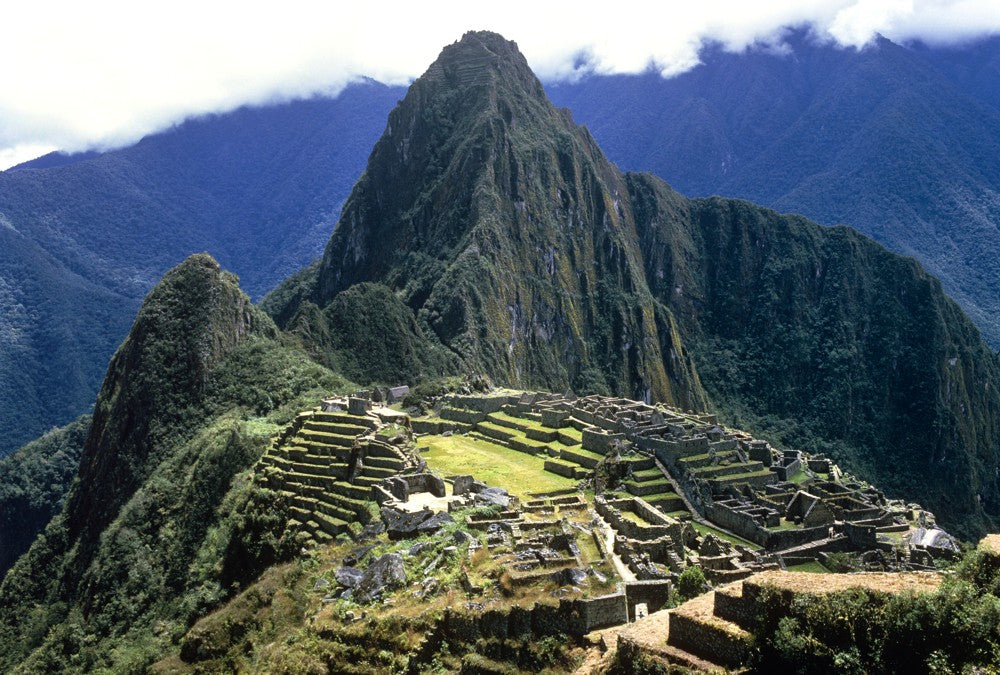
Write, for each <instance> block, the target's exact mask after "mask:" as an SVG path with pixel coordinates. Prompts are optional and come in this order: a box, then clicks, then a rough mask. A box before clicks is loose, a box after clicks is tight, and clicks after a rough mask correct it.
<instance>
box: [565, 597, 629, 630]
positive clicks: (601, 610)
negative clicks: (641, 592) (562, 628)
mask: <svg viewBox="0 0 1000 675" xmlns="http://www.w3.org/2000/svg"><path fill="white" fill-rule="evenodd" d="M560 610H561V611H563V612H567V613H568V615H569V629H570V630H569V632H571V633H575V634H577V635H584V634H586V633H589V632H590V631H592V630H594V629H595V628H606V627H608V626H617V625H620V624H623V623H628V621H629V616H630V614H629V605H628V600H627V598H626V594H625V593H624V592H622V591H618V592H617V593H611V594H610V595H603V596H601V597H598V598H586V599H582V600H566V601H563V602H562V603H560Z"/></svg>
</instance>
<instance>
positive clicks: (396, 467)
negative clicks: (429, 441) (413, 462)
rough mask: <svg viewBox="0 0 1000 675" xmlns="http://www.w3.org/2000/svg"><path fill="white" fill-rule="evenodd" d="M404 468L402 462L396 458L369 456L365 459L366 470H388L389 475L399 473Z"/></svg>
mask: <svg viewBox="0 0 1000 675" xmlns="http://www.w3.org/2000/svg"><path fill="white" fill-rule="evenodd" d="M404 466H405V463H404V462H403V460H401V459H399V458H397V457H372V456H371V455H369V456H368V457H365V468H366V469H375V468H378V469H389V470H391V471H392V473H391V474H389V475H393V474H396V473H399V472H400V471H402V470H403V467H404Z"/></svg>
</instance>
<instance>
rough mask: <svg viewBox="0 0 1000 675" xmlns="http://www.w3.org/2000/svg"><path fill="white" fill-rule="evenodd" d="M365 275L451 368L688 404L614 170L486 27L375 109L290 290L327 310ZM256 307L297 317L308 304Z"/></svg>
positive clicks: (680, 360)
mask: <svg viewBox="0 0 1000 675" xmlns="http://www.w3.org/2000/svg"><path fill="white" fill-rule="evenodd" d="M363 282H371V283H378V284H383V285H385V286H387V287H388V288H390V289H391V290H392V291H393V292H394V293H395V294H396V295H397V296H398V297H399V298H400V299H401V300H402V302H403V303H405V305H406V307H408V308H409V309H410V311H411V312H412V313H413V315H414V316H415V317H416V318H417V320H418V321H419V323H420V324H421V326H422V332H423V333H424V335H425V336H426V341H433V342H435V343H439V344H443V345H445V346H447V347H448V348H449V349H450V350H451V351H453V352H454V353H455V354H457V355H458V357H459V359H460V361H461V366H462V367H463V369H465V370H467V371H472V372H484V373H487V374H489V375H490V376H492V377H494V378H496V379H498V380H500V381H506V382H510V383H512V384H516V383H524V384H527V383H531V384H536V385H539V386H546V387H549V388H560V389H564V388H566V387H574V388H579V389H587V390H596V391H606V392H610V391H615V392H619V393H627V394H628V395H631V396H633V397H635V398H650V397H651V398H655V399H657V400H664V401H668V402H672V403H677V404H680V405H684V406H687V407H700V406H703V405H704V402H705V397H704V393H703V391H702V389H701V386H700V384H699V382H698V377H697V373H696V372H695V369H694V368H693V366H692V364H691V361H690V359H689V357H688V355H687V353H686V352H685V350H684V346H683V345H682V344H681V343H680V340H679V338H678V335H677V331H676V327H675V322H674V319H673V317H672V316H671V314H670V312H669V311H668V310H667V308H666V307H665V306H664V305H662V304H661V303H657V302H654V301H653V298H652V297H651V295H650V292H649V288H648V286H647V283H646V280H645V275H644V272H643V266H642V252H641V251H640V250H639V248H638V238H637V237H636V231H635V222H634V216H633V214H632V212H631V209H630V207H629V200H628V196H627V186H626V183H625V180H624V177H623V176H622V174H621V173H620V172H619V171H618V170H617V169H616V168H615V167H614V166H612V165H611V164H610V163H609V162H608V161H607V160H606V159H605V158H604V157H603V155H602V154H601V152H600V150H599V149H598V148H597V146H596V145H595V144H594V141H593V139H592V138H591V137H590V135H589V134H588V133H587V132H586V130H584V129H581V128H580V127H577V126H576V125H574V124H573V123H572V120H571V119H570V117H569V115H567V114H566V113H565V112H562V111H559V110H557V109H556V108H554V107H553V106H552V104H551V103H549V102H548V100H547V99H546V98H545V94H544V91H543V90H542V86H541V84H540V83H539V82H538V80H537V79H536V78H535V76H534V74H532V72H531V70H530V69H529V68H528V65H527V63H526V62H525V60H524V57H523V56H521V54H520V53H519V52H518V51H517V48H516V46H515V45H514V44H513V43H511V42H507V41H506V40H504V39H502V38H500V37H499V36H496V35H492V34H480V33H470V34H468V35H466V36H465V38H463V39H462V40H461V41H460V42H458V43H456V44H454V45H452V46H450V47H447V48H446V49H445V50H444V51H443V52H442V54H441V57H440V58H439V59H438V60H437V61H436V62H435V63H434V64H433V65H432V66H431V67H430V68H429V69H428V71H427V73H426V74H425V75H424V76H423V77H421V78H420V79H419V80H417V81H416V82H415V83H414V85H413V86H412V87H411V88H410V91H409V93H408V94H407V96H406V98H405V99H404V100H403V101H402V102H401V103H400V105H399V106H398V107H397V108H396V109H395V110H394V111H393V112H392V113H391V114H390V116H389V123H388V125H387V129H386V133H385V135H384V136H383V137H382V139H381V140H379V142H378V143H377V144H376V146H375V149H374V151H373V152H372V156H371V158H370V160H369V164H368V168H367V169H366V171H365V173H364V174H363V176H362V177H361V179H360V180H359V182H358V184H357V185H356V186H355V188H354V191H353V193H352V194H351V197H350V198H349V199H348V202H347V204H346V205H345V207H344V212H343V215H342V217H341V220H340V224H339V225H338V227H337V230H336V232H335V233H334V235H333V238H332V239H331V240H330V243H329V245H328V246H327V249H326V252H325V253H324V256H323V260H322V262H321V264H320V266H319V268H318V269H317V270H316V272H315V281H314V283H313V287H312V291H311V293H308V294H306V295H305V297H307V298H308V299H309V300H310V302H311V303H314V304H315V305H317V306H319V307H321V308H323V311H324V312H325V313H326V314H328V315H334V314H336V313H338V311H339V310H338V306H337V305H338V303H339V302H340V301H339V300H338V297H339V295H338V294H341V293H342V292H344V291H347V292H353V291H351V290H350V289H351V287H352V286H354V285H356V284H359V283H363ZM284 290H285V289H281V290H279V294H281V293H282V292H284ZM289 295H291V294H290V293H289ZM275 304H276V303H275ZM306 308H309V306H308V305H306ZM272 311H275V316H277V317H278V319H279V321H281V320H282V319H283V318H284V319H285V321H284V323H285V325H289V326H297V325H298V324H301V323H302V322H303V320H304V319H307V318H308V317H307V316H306V312H307V311H311V309H307V310H306V311H303V310H301V309H300V310H299V312H298V313H297V314H296V315H295V316H292V314H293V312H294V311H295V310H294V309H293V308H288V307H275V308H274V310H272ZM391 311H394V312H395V311H397V310H396V309H392V310H391ZM316 323H318V321H316V322H312V323H311V324H310V325H316ZM344 329H345V330H347V331H351V332H348V333H347V337H348V340H347V341H348V342H350V343H354V344H360V343H361V342H362V339H361V338H362V335H361V334H359V333H358V332H357V331H358V330H359V329H360V327H358V328H354V327H351V326H344Z"/></svg>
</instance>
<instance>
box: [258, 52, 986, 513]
mask: <svg viewBox="0 0 1000 675" xmlns="http://www.w3.org/2000/svg"><path fill="white" fill-rule="evenodd" d="M358 284H369V285H368V286H363V287H362V289H364V290H362V289H358V288H356V286H357V285H358ZM370 284H376V285H377V286H375V287H372V286H370ZM380 287H383V288H382V290H380V291H379V292H378V293H377V296H379V297H383V298H385V299H384V300H383V301H381V305H380V306H382V307H384V308H385V310H384V313H385V314H386V315H387V316H401V317H405V318H401V319H400V320H398V321H394V322H393V325H394V326H396V328H394V329H388V330H378V331H376V336H377V338H378V339H382V340H387V339H390V338H389V337H387V336H397V335H398V336H401V337H399V338H397V337H392V338H391V341H392V342H393V343H396V344H403V345H405V346H404V347H403V348H400V349H399V350H398V351H393V352H391V353H393V354H398V355H399V359H398V360H396V361H394V365H393V366H392V368H393V369H394V374H395V375H397V376H402V375H403V374H405V373H406V372H411V373H413V375H415V376H416V375H422V374H425V373H427V372H429V371H430V370H433V369H429V368H426V367H424V366H423V364H424V363H427V362H432V360H431V359H429V358H428V357H423V358H418V357H416V356H414V354H433V353H436V352H437V351H438V348H439V346H443V347H444V348H447V349H448V350H450V352H452V353H453V354H454V355H455V356H456V357H457V359H458V361H459V363H460V366H461V367H462V368H463V369H465V370H469V371H474V372H483V373H486V374H488V375H490V376H491V377H492V378H494V379H495V380H496V381H497V382H502V383H507V384H511V385H519V386H537V387H544V388H549V389H564V388H566V387H572V388H573V389H575V390H577V391H578V392H580V393H590V392H596V393H615V394H619V395H626V396H631V397H633V398H638V399H643V398H647V399H648V398H651V399H655V400H660V401H664V402H667V403H674V404H678V405H681V406H682V407H688V408H703V407H704V406H705V404H706V403H707V402H709V401H710V402H711V403H712V404H713V405H714V406H715V407H717V408H718V409H719V410H720V411H721V412H723V413H724V414H725V415H726V416H728V417H730V418H732V419H733V420H734V421H738V422H740V423H741V424H743V425H744V426H749V427H751V428H755V429H760V430H762V431H766V432H768V433H770V434H772V435H773V436H774V437H776V438H778V439H781V438H786V439H792V438H794V440H795V442H796V443H797V444H798V445H799V446H800V447H807V448H809V449H812V450H816V451H827V452H829V453H831V454H832V455H833V456H835V457H837V458H838V460H840V461H842V462H844V463H845V464H846V465H847V466H848V467H850V468H851V469H852V470H856V471H858V472H859V473H861V474H862V475H866V476H869V477H871V478H872V479H873V480H875V481H877V482H879V483H880V484H882V485H885V486H887V487H888V488H889V489H890V490H892V491H894V492H895V493H897V494H900V495H902V494H912V495H913V496H914V498H917V499H919V500H921V501H922V502H923V503H926V504H927V505H928V506H930V507H931V508H933V509H934V510H935V512H937V513H939V515H940V516H941V517H942V518H943V519H944V520H945V521H946V522H948V523H949V524H952V525H953V526H958V527H962V526H965V527H968V528H970V530H975V529H980V528H982V527H983V526H984V524H985V523H986V519H987V518H988V517H989V516H988V515H987V514H993V513H996V512H997V510H998V509H1000V486H998V484H997V481H996V469H997V466H998V456H1000V392H998V383H1000V366H998V359H997V356H996V354H995V353H993V352H992V351H991V350H990V349H989V348H988V347H987V346H986V345H985V344H984V343H983V342H982V340H981V339H980V337H979V335H978V333H977V331H976V329H975V328H974V326H973V325H972V324H971V323H970V322H969V320H968V319H967V318H966V317H965V316H964V314H963V313H962V312H961V310H960V309H959V308H958V307H957V306H956V305H955V303H953V302H952V301H951V300H950V299H948V298H947V297H946V296H945V295H944V293H943V292H942V291H941V288H940V284H939V283H938V282H937V281H936V280H935V279H934V278H932V277H930V276H929V275H928V274H926V273H925V272H924V271H923V270H922V269H921V268H920V267H919V266H918V265H917V264H915V263H914V262H913V261H911V260H909V259H905V258H902V257H899V256H896V255H893V254H890V253H888V252H887V251H885V250H884V249H882V248H881V247H880V246H878V245H877V244H875V243H874V242H872V241H870V240H868V239H867V238H865V237H863V236H861V235H858V234H857V233H856V232H854V231H852V230H849V229H847V228H832V229H827V228H821V227H819V226H817V225H815V224H812V223H810V222H808V221H807V220H805V219H803V218H799V217H791V216H782V215H779V214H777V213H775V212H773V211H770V210H767V209H763V208H760V207H756V206H753V205H751V204H748V203H746V202H741V201H735V200H725V199H717V198H713V199H704V200H688V199H686V198H684V197H682V196H680V195H678V194H677V193H676V192H674V191H673V190H671V189H670V188H669V187H668V186H667V185H666V184H665V183H663V182H662V181H660V180H659V179H656V178H654V177H652V176H648V175H641V174H627V175H623V174H622V173H621V172H619V171H618V169H617V168H616V167H615V166H614V165H612V164H611V163H609V162H608V161H607V160H606V159H605V158H604V156H603V155H602V154H601V152H600V150H599V149H598V148H597V146H596V145H595V143H594V141H593V139H592V138H591V137H590V135H589V133H587V131H586V130H585V129H583V128H581V127H578V126H576V125H575V124H573V122H572V120H571V119H570V117H569V115H568V114H567V113H566V112H565V111H559V110H557V109H555V108H554V107H553V106H552V105H551V104H550V103H549V102H548V100H547V99H546V98H545V95H544V92H543V91H542V89H541V87H540V85H539V83H538V81H537V80H536V79H535V78H534V76H533V75H532V74H531V72H530V70H528V67H527V65H526V63H525V62H524V59H523V57H521V55H520V54H519V53H518V52H517V50H516V47H515V46H514V45H513V43H510V42H507V41H506V40H504V39H502V38H500V37H499V36H496V35H493V34H489V33H469V34H467V35H466V36H465V37H464V38H463V39H462V40H461V41H460V42H458V43H456V44H454V45H452V46H450V47H448V48H446V49H445V50H444V51H443V52H442V54H441V56H440V58H439V59H438V61H436V62H435V63H434V64H433V65H432V66H431V67H430V68H429V69H428V71H427V73H426V74H425V75H424V76H423V77H421V78H420V79H418V80H417V81H416V82H415V83H414V84H413V86H412V87H411V89H410V92H409V93H408V94H407V97H406V99H404V100H403V101H402V102H401V103H400V105H399V106H398V107H397V108H396V109H395V110H394V111H393V112H392V113H391V114H390V117H389V124H388V126H387V129H386V133H385V135H384V136H383V137H382V139H381V140H380V141H379V142H378V144H376V146H375V149H374V151H373V153H372V156H371V158H370V161H369V165H368V168H367V170H366V171H365V173H364V174H363V176H362V178H361V179H360V180H359V182H358V184H357V185H356V186H355V189H354V192H353V193H352V195H351V197H350V199H349V200H348V203H347V205H346V206H345V209H344V213H343V217H342V218H341V221H340V224H339V226H338V228H337V230H336V231H335V232H334V235H333V237H332V238H331V240H330V243H329V244H328V246H327V249H326V252H325V254H324V256H323V259H322V261H321V262H320V263H319V264H318V265H317V266H313V267H311V268H309V269H308V270H306V271H305V272H303V273H302V274H300V275H298V276H297V277H295V278H293V279H291V280H289V282H286V284H285V285H283V286H282V287H279V289H278V290H277V291H275V293H274V294H272V296H270V297H269V298H268V299H267V300H266V301H265V304H264V306H265V308H266V309H267V311H268V312H269V313H271V314H272V316H274V317H275V318H276V320H277V321H278V323H279V324H280V325H282V326H283V327H287V328H290V329H292V330H294V331H295V332H296V333H297V334H298V335H299V336H300V338H301V339H302V341H303V343H304V344H305V345H307V349H309V350H310V351H312V352H313V353H314V354H315V355H317V357H319V358H320V359H321V360H324V362H326V363H329V364H331V365H334V364H336V363H337V362H338V361H339V360H341V356H340V355H339V354H340V353H341V351H342V350H341V348H340V347H338V345H343V344H348V345H362V344H363V343H364V341H365V340H366V339H370V336H369V335H368V332H367V331H368V330H369V329H366V325H367V324H366V323H364V322H359V321H354V320H353V319H352V318H351V316H353V314H347V316H346V317H345V312H344V309H343V306H344V305H345V304H346V303H347V299H348V298H349V297H350V296H351V294H360V293H367V294H372V293H373V292H374V291H373V288H380ZM385 289H388V291H391V293H387V292H386V290H385ZM345 293H346V294H347V295H345ZM371 297H375V295H372V296H371ZM408 313H412V318H411V317H410V316H409V315H408ZM363 349H365V348H358V350H359V352H363ZM434 362H436V363H444V362H443V361H434ZM387 367H389V366H385V365H383V366H382V368H383V372H384V370H385V369H386V368H387ZM446 368H447V366H446V365H442V366H441V367H440V369H441V370H446Z"/></svg>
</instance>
